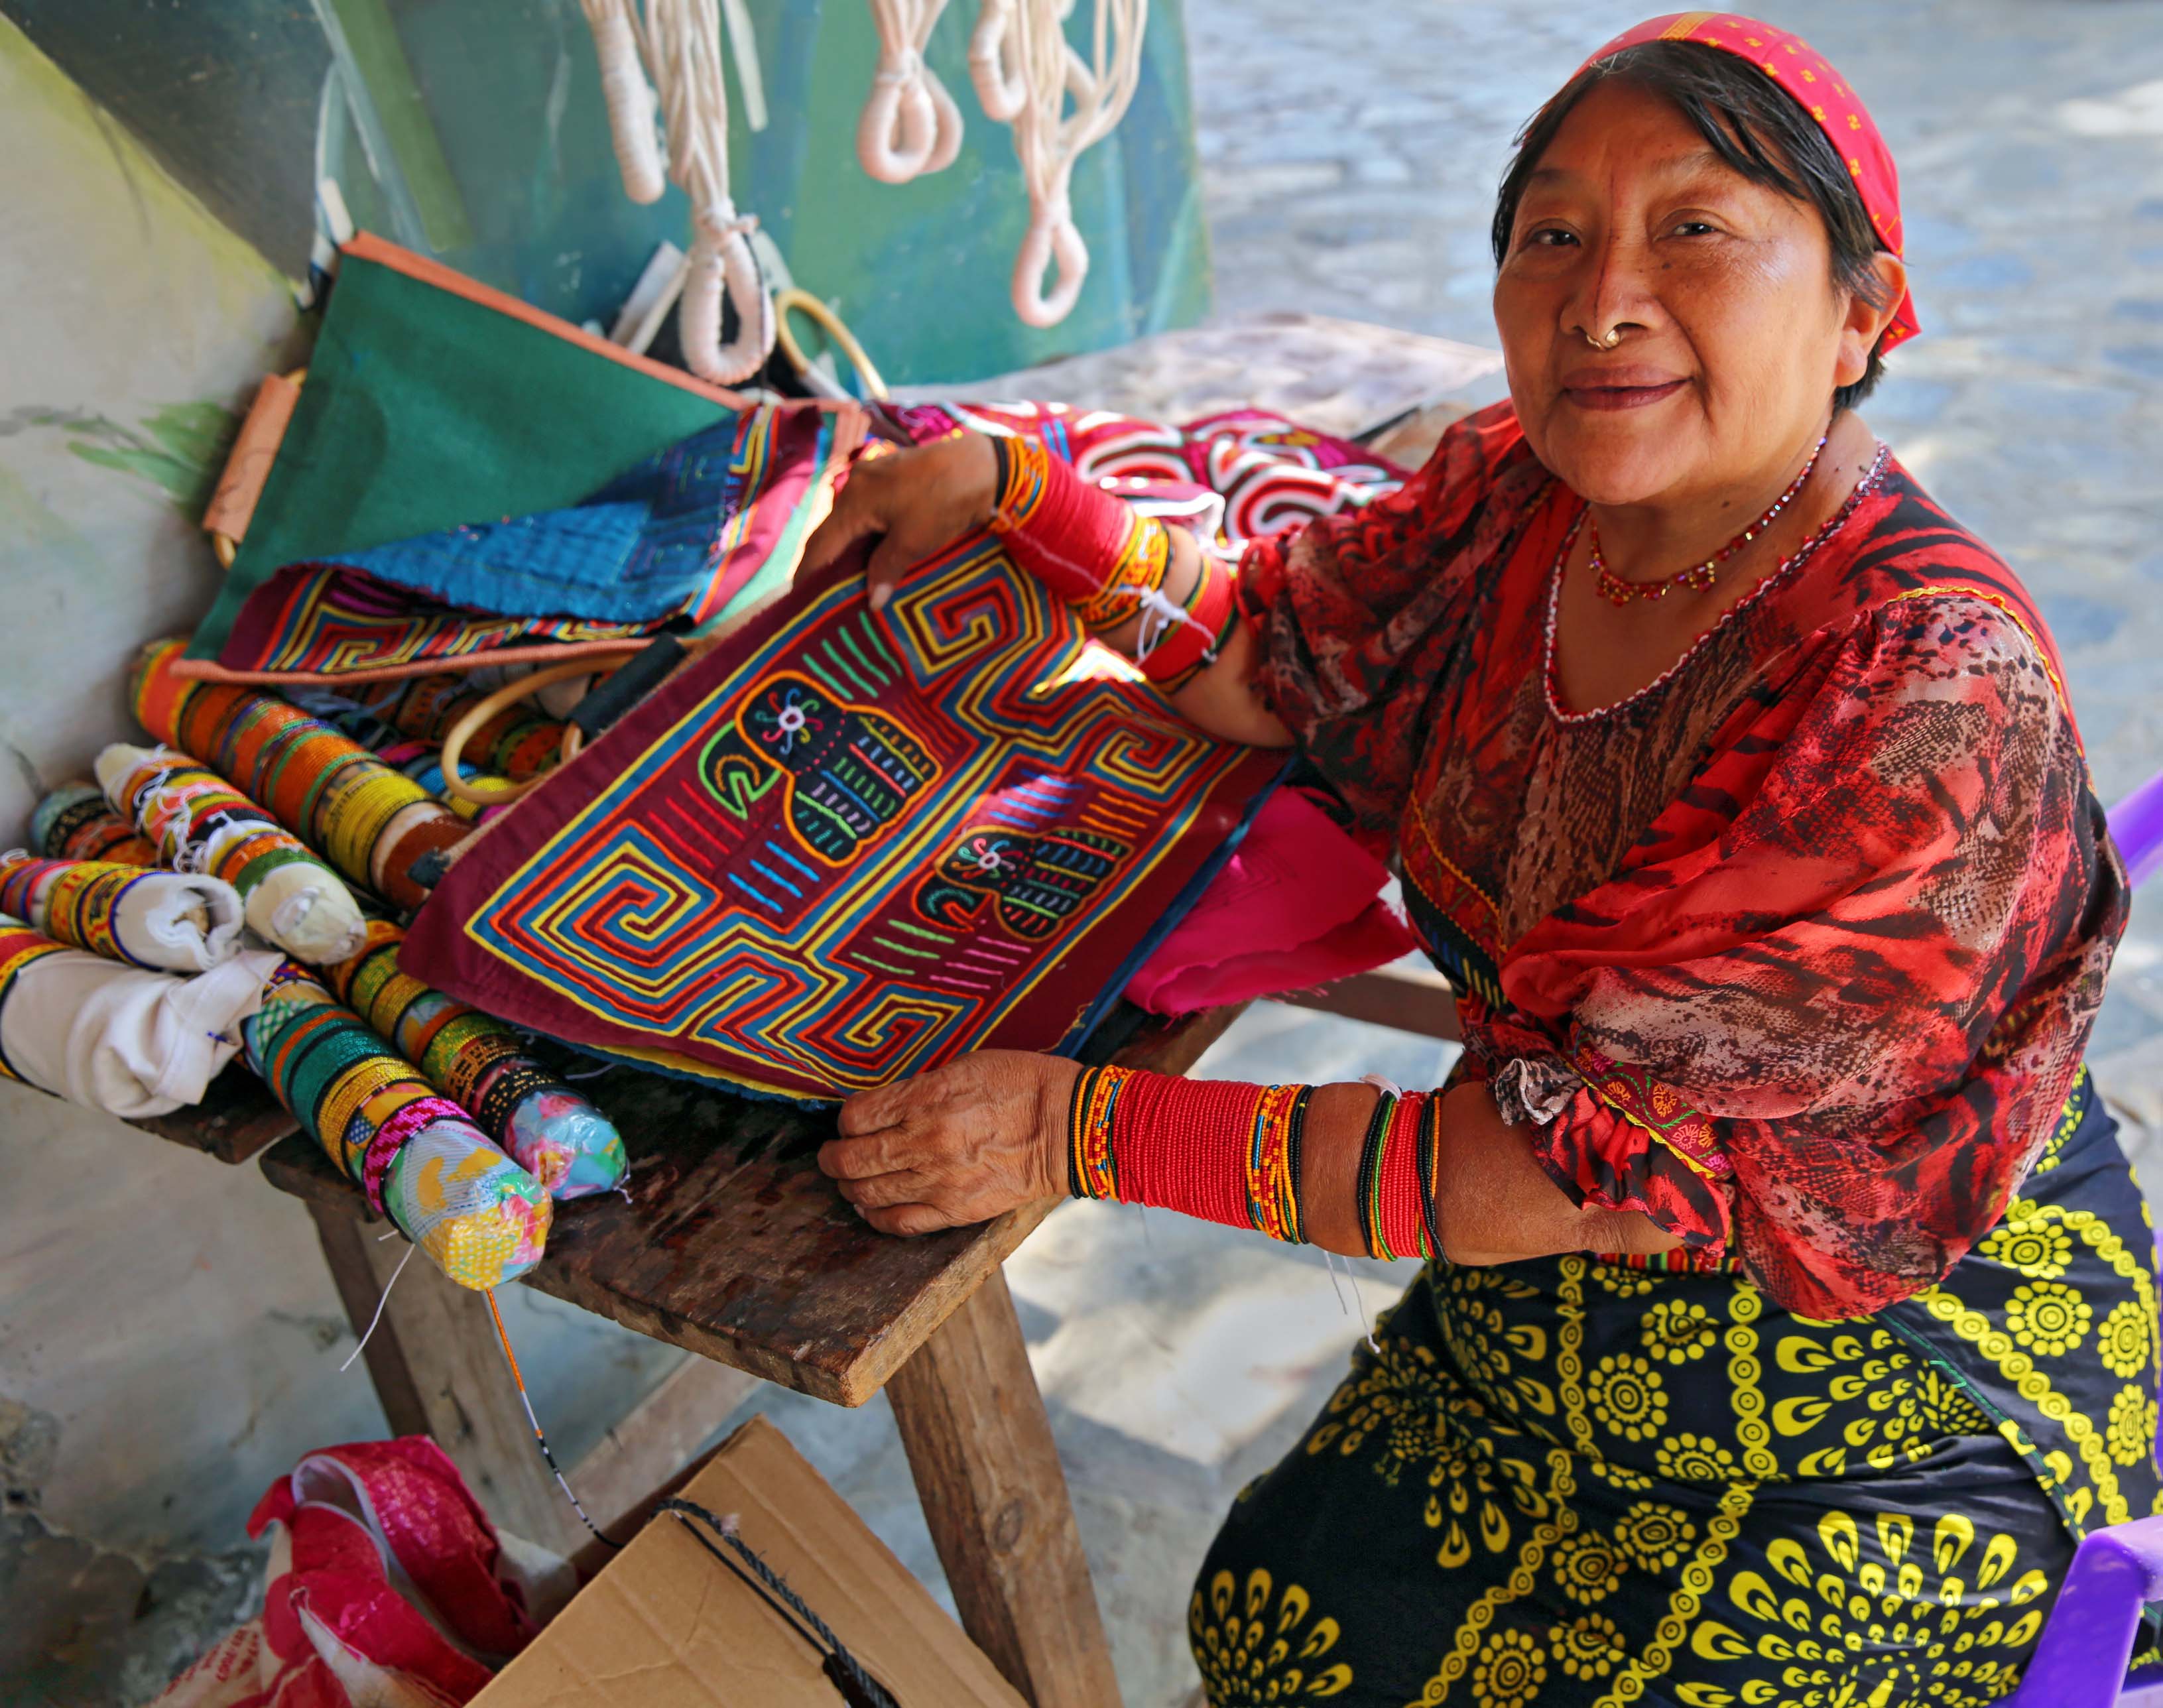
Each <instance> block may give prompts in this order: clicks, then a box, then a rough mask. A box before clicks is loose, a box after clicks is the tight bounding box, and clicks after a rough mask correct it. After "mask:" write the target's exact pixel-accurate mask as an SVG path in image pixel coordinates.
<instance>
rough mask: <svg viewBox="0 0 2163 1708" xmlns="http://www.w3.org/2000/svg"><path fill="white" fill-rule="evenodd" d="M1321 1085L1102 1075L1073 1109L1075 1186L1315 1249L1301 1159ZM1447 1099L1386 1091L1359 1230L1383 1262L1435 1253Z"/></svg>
mask: <svg viewBox="0 0 2163 1708" xmlns="http://www.w3.org/2000/svg"><path fill="white" fill-rule="evenodd" d="M1313 1092H1314V1087H1312V1086H1304V1085H1270V1086H1260V1085H1240V1084H1237V1083H1234V1082H1229V1081H1224V1080H1188V1079H1179V1078H1175V1077H1171V1076H1170V1075H1166V1074H1160V1073H1148V1072H1144V1071H1140V1070H1139V1069H1135V1068H1128V1067H1091V1068H1085V1069H1083V1070H1082V1073H1081V1075H1080V1077H1078V1078H1076V1081H1075V1082H1074V1092H1073V1096H1072V1098H1071V1101H1070V1102H1069V1103H1068V1105H1067V1117H1066V1156H1067V1189H1068V1191H1069V1192H1071V1193H1072V1194H1073V1195H1074V1196H1075V1197H1078V1198H1111V1199H1115V1200H1117V1201H1118V1202H1121V1203H1129V1204H1150V1205H1153V1206H1155V1207H1156V1208H1160V1209H1166V1210H1176V1211H1178V1212H1179V1213H1181V1214H1182V1215H1187V1216H1195V1217H1198V1218H1201V1219H1202V1220H1203V1221H1207V1222H1218V1223H1223V1224H1224V1225H1225V1226H1227V1227H1231V1228H1251V1229H1254V1230H1255V1231H1256V1232H1257V1233H1260V1234H1268V1235H1269V1236H1270V1238H1271V1239H1281V1240H1285V1241H1286V1242H1288V1243H1290V1244H1305V1243H1306V1241H1307V1231H1306V1220H1307V1218H1306V1213H1305V1209H1304V1207H1303V1204H1302V1202H1301V1151H1302V1150H1303V1147H1304V1145H1305V1142H1306V1134H1307V1105H1308V1103H1309V1101H1310V1099H1311V1098H1312V1096H1313ZM1440 1109H1441V1099H1439V1098H1428V1097H1425V1096H1422V1095H1420V1094H1418V1093H1411V1094H1408V1095H1404V1096H1397V1095H1393V1094H1389V1093H1385V1094H1384V1095H1383V1096H1382V1097H1381V1098H1380V1099H1379V1100H1378V1101H1377V1103H1376V1104H1375V1113H1374V1115H1373V1117H1372V1118H1371V1119H1370V1121H1369V1124H1368V1129H1367V1142H1366V1146H1365V1150H1364V1152H1363V1154H1362V1156H1361V1159H1360V1168H1359V1205H1358V1208H1359V1223H1360V1227H1361V1229H1362V1232H1363V1234H1364V1239H1365V1241H1366V1245H1367V1250H1368V1254H1369V1255H1370V1256H1375V1257H1409V1256H1412V1255H1415V1254H1417V1255H1419V1256H1422V1257H1430V1256H1432V1255H1434V1254H1435V1252H1437V1251H1438V1250H1440V1249H1441V1243H1440V1241H1439V1239H1437V1238H1436V1235H1435V1223H1434V1203H1433V1186H1432V1182H1433V1179H1434V1159H1435V1153H1436V1145H1435V1136H1436V1135H1435V1133H1434V1124H1435V1120H1436V1119H1437V1118H1438V1116H1439V1113H1440Z"/></svg>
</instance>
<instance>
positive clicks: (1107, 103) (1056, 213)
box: [978, 0, 1149, 327]
mask: <svg viewBox="0 0 2163 1708" xmlns="http://www.w3.org/2000/svg"><path fill="white" fill-rule="evenodd" d="M1007 3H1011V4H1012V5H1013V13H1012V18H1011V23H1010V26H1009V27H1010V28H1011V29H1012V30H1013V34H1014V37H1015V39H1016V41H1017V43H1018V45H1019V60H1020V65H1021V73H1022V83H1023V86H1024V89H1025V91H1026V93H1027V98H1026V100H1025V101H1024V103H1023V106H1022V108H1021V111H1019V113H1016V114H1015V115H1014V117H1013V138H1014V154H1015V155H1016V156H1017V157H1018V158H1019V160H1020V161H1021V172H1022V181H1023V182H1024V184H1025V185H1026V186H1028V189H1029V233H1028V235H1027V236H1025V237H1024V238H1023V239H1022V244H1021V253H1020V254H1018V255H1017V256H1016V257H1015V258H1014V270H1013V305H1014V312H1015V313H1017V314H1019V316H1020V317H1022V319H1023V320H1024V321H1025V322H1028V323H1029V325H1031V326H1034V327H1047V326H1056V325H1057V324H1058V323H1059V322H1061V321H1062V320H1064V319H1066V317H1067V316H1068V315H1069V314H1070V313H1071V312H1073V308H1074V304H1075V302H1076V300H1077V299H1078V298H1079V297H1080V296H1081V294H1082V280H1083V279H1084V278H1085V277H1087V275H1088V271H1089V249H1088V246H1087V244H1084V243H1083V242H1082V232H1081V228H1079V227H1077V226H1076V224H1075V223H1074V207H1073V202H1072V200H1071V193H1072V187H1073V182H1074V162H1075V160H1076V158H1077V157H1078V156H1080V155H1081V154H1082V152H1083V151H1084V150H1085V149H1088V148H1089V147H1091V146H1092V144H1096V143H1098V142H1101V141H1102V140H1103V139H1104V138H1105V137H1107V136H1108V135H1110V134H1111V133H1112V131H1113V128H1114V127H1115V126H1117V125H1118V122H1119V120H1120V119H1121V118H1123V117H1125V115H1126V111H1127V107H1128V104H1129V102H1132V101H1133V99H1134V90H1135V88H1136V86H1138V85H1139V83H1140V81H1141V64H1142V31H1143V29H1144V27H1145V26H1146V24H1147V23H1148V21H1149V0H1094V3H1095V8H1096V18H1095V23H1094V28H1093V29H1092V33H1091V50H1090V56H1089V57H1088V58H1087V60H1084V59H1083V58H1082V56H1081V55H1079V54H1077V53H1076V52H1074V51H1073V50H1071V49H1070V48H1069V47H1068V46H1067V43H1066V26H1065V23H1064V17H1065V13H1066V11H1068V10H1070V9H1071V0H1070V3H1069V5H1068V6H1066V7H1062V6H1061V4H1060V3H1059V0H1007ZM986 9H987V13H988V12H989V9H990V8H988V7H987V8H986ZM978 29H979V34H982V32H983V29H984V26H983V25H982V24H980V25H979V27H978ZM997 45H998V44H997V43H996V41H994V46H995V47H996V46H997ZM979 88H980V91H981V85H980V86H979ZM1070 96H1071V97H1072V100H1073V102H1074V110H1073V112H1072V113H1067V112H1066V102H1067V99H1068V97H1070ZM1053 266H1056V268H1057V275H1056V282H1055V284H1054V285H1053V286H1052V288H1051V291H1050V294H1049V295H1047V294H1046V293H1045V270H1046V269H1048V268H1050V267H1053Z"/></svg>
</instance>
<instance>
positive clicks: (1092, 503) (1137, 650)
mask: <svg viewBox="0 0 2163 1708" xmlns="http://www.w3.org/2000/svg"><path fill="white" fill-rule="evenodd" d="M992 455H993V457H994V458H996V460H997V464H998V474H997V479H996V491H997V497H996V500H994V502H993V505H992V516H991V528H992V532H994V533H996V534H998V536H999V537H1000V539H1001V540H1002V541H1003V543H1004V544H1005V546H1006V548H1007V553H1008V556H1009V557H1011V558H1013V561H1014V562H1015V563H1017V564H1019V566H1020V567H1021V568H1024V569H1026V570H1027V571H1028V572H1029V574H1032V575H1034V576H1035V577H1036V578H1037V579H1038V580H1040V581H1041V582H1042V583H1044V584H1045V586H1046V587H1048V588H1049V589H1051V591H1052V592H1054V593H1055V594H1057V595H1059V596H1060V597H1061V599H1064V600H1066V601H1067V602H1068V603H1070V604H1071V605H1073V606H1074V607H1075V612H1076V616H1079V617H1080V618H1081V620H1082V625H1083V626H1084V627H1086V628H1087V629H1088V630H1089V631H1091V632H1092V634H1103V633H1107V632H1108V631H1111V630H1113V629H1116V628H1118V626H1120V625H1121V624H1123V623H1124V622H1125V621H1128V620H1129V618H1130V617H1133V616H1136V615H1137V614H1139V617H1140V619H1141V625H1140V629H1139V636H1138V638H1137V640H1136V642H1135V647H1134V662H1135V663H1137V664H1138V665H1139V667H1140V668H1141V673H1142V674H1143V675H1144V677H1145V678H1148V679H1149V680H1150V681H1151V682H1153V683H1155V684H1156V685H1157V686H1158V687H1160V688H1161V689H1164V690H1165V692H1167V693H1172V692H1176V691H1177V690H1178V689H1181V688H1183V687H1184V686H1186V684H1187V683H1188V682H1189V681H1191V679H1192V678H1194V676H1195V675H1196V674H1197V673H1198V672H1199V671H1200V670H1201V669H1202V668H1203V667H1204V666H1205V665H1207V664H1210V663H1214V662H1215V660H1216V658H1218V654H1219V653H1220V652H1222V651H1223V646H1224V642H1226V640H1227V639H1228V637H1230V634H1231V631H1232V627H1233V624H1234V623H1236V622H1237V621H1238V620H1239V614H1238V610H1237V609H1236V605H1237V601H1236V600H1234V599H1233V591H1232V578H1231V574H1230V572H1229V571H1228V569H1227V568H1225V566H1224V565H1223V564H1222V563H1218V562H1217V561H1216V560H1215V559H1214V558H1211V557H1210V556H1209V555H1208V554H1207V553H1204V554H1203V556H1202V564H1201V568H1200V572H1199V574H1197V578H1196V580H1195V584H1194V585H1193V587H1192V588H1191V589H1189V591H1188V593H1187V595H1186V599H1185V600H1181V602H1179V603H1178V604H1174V603H1173V602H1172V601H1171V599H1170V598H1169V597H1167V596H1166V595H1165V591H1164V581H1165V574H1166V573H1167V572H1168V571H1169V569H1170V568H1171V531H1170V530H1169V529H1168V528H1166V527H1165V525H1164V523H1163V522H1162V521H1160V520H1158V519H1157V518H1156V517H1155V516H1143V515H1140V514H1139V513H1138V512H1137V511H1134V510H1133V509H1131V508H1130V507H1129V506H1127V505H1125V504H1123V503H1122V502H1121V501H1120V500H1118V499H1117V498H1114V497H1113V495H1111V494H1110V493H1108V492H1106V491H1105V490H1103V489H1102V488H1101V487H1098V486H1094V485H1091V484H1090V483H1089V482H1088V481H1087V480H1085V479H1082V476H1081V475H1079V474H1076V472H1075V470H1074V468H1073V466H1072V465H1071V464H1069V463H1067V462H1066V460H1065V459H1064V458H1060V457H1056V456H1054V455H1053V454H1052V453H1050V451H1048V450H1046V449H1045V447H1044V446H1043V445H1041V444H1040V443H1037V442H1036V441H1035V440H1034V439H1024V438H1016V437H994V438H993V439H992Z"/></svg>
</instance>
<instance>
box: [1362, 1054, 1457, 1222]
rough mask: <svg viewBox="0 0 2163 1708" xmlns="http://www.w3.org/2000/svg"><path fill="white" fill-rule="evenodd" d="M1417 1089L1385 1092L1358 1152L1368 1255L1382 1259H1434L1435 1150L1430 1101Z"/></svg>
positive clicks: (1377, 1103)
mask: <svg viewBox="0 0 2163 1708" xmlns="http://www.w3.org/2000/svg"><path fill="white" fill-rule="evenodd" d="M1437 1102H1438V1100H1437V1099H1434V1098H1428V1097H1427V1096H1425V1095H1423V1094H1422V1093H1421V1092H1402V1093H1400V1092H1386V1091H1385V1092H1383V1093H1382V1095H1381V1097H1380V1098H1379V1099H1377V1101H1376V1102H1375V1112H1374V1113H1373V1114H1372V1115H1371V1116H1370V1117H1369V1118H1368V1122H1367V1142H1366V1145H1365V1146H1364V1148H1363V1149H1362V1150H1361V1152H1360V1155H1359V1187H1358V1192H1359V1232H1360V1234H1361V1235H1362V1237H1364V1239H1365V1240H1366V1242H1367V1255H1369V1256H1370V1257H1380V1258H1383V1259H1390V1258H1396V1257H1415V1256H1417V1257H1421V1258H1429V1257H1432V1256H1433V1255H1435V1252H1436V1250H1438V1248H1437V1246H1436V1244H1435V1243H1434V1240H1433V1239H1432V1233H1431V1229H1432V1210H1433V1181H1432V1176H1431V1174H1430V1173H1429V1172H1427V1171H1426V1167H1427V1166H1431V1164H1432V1155H1433V1148H1432V1145H1424V1144H1423V1143H1422V1134H1423V1133H1424V1132H1425V1130H1426V1129H1427V1119H1426V1118H1427V1108H1428V1105H1429V1104H1430V1103H1437Z"/></svg>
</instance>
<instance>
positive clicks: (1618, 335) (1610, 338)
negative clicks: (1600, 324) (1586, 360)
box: [1577, 326, 1622, 350]
mask: <svg viewBox="0 0 2163 1708" xmlns="http://www.w3.org/2000/svg"><path fill="white" fill-rule="evenodd" d="M1577 331H1578V336H1579V338H1583V339H1584V341H1585V343H1588V344H1590V345H1591V346H1592V348H1594V349H1595V350H1611V349H1613V348H1615V347H1616V345H1617V344H1619V343H1621V342H1622V328H1621V327H1619V326H1618V327H1615V328H1613V329H1612V330H1611V331H1610V332H1609V333H1608V334H1607V336H1606V337H1605V338H1595V337H1593V335H1592V334H1591V333H1589V332H1587V331H1585V329H1584V327H1579V328H1578V329H1577Z"/></svg>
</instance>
